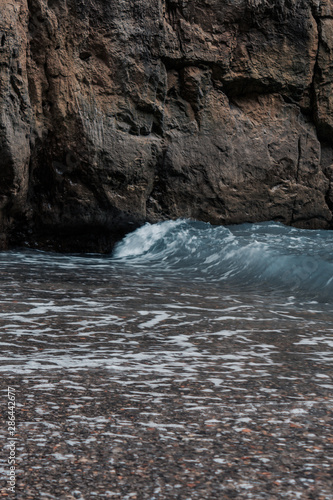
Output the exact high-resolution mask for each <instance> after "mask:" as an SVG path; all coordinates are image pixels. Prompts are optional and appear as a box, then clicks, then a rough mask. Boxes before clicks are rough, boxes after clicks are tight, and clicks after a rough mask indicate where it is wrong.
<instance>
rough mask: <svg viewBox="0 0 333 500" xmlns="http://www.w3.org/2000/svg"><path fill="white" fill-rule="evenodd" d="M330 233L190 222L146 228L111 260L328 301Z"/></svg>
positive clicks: (332, 274)
mask: <svg viewBox="0 0 333 500" xmlns="http://www.w3.org/2000/svg"><path fill="white" fill-rule="evenodd" d="M332 248H333V231H324V230H304V229H297V228H293V227H287V226H284V225H282V224H280V223H275V222H265V223H259V224H242V225H237V226H228V227H222V226H212V225H210V224H207V223H203V222H194V221H189V220H176V221H166V222H161V223H158V224H153V225H152V224H148V223H147V224H145V225H144V226H142V227H141V228H139V229H137V230H136V231H135V232H133V233H131V234H128V235H127V236H126V237H125V238H124V239H123V240H122V241H121V242H120V243H118V245H117V246H116V248H115V250H114V253H113V255H112V260H114V261H117V262H119V261H121V262H124V263H126V264H131V265H134V266H139V267H147V268H149V269H159V270H164V271H168V272H171V273H177V274H179V273H182V274H183V273H185V274H186V276H187V278H189V277H191V278H192V279H193V280H196V279H199V280H203V279H204V280H207V279H208V280H214V281H227V282H230V283H238V284H240V285H242V286H251V287H253V286H258V285H260V284H265V286H269V288H273V289H283V290H289V291H292V292H294V293H296V292H298V293H302V294H303V293H304V294H306V295H307V296H308V295H309V294H310V295H312V296H314V295H315V296H320V297H321V298H325V299H332V298H333V254H332Z"/></svg>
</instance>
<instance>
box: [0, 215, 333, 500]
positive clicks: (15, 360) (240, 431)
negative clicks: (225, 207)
mask: <svg viewBox="0 0 333 500" xmlns="http://www.w3.org/2000/svg"><path fill="white" fill-rule="evenodd" d="M332 244H333V233H330V232H325V231H313V232H312V231H304V230H303V231H302V230H298V229H295V228H286V227H284V226H281V225H280V224H273V223H265V224H257V225H243V226H237V227H236V226H235V227H230V228H215V227H212V226H210V225H208V224H203V223H193V222H188V221H175V222H165V223H162V224H158V225H155V226H150V225H146V226H144V227H143V228H141V229H139V230H137V231H136V232H135V233H132V234H131V235H128V236H127V238H125V240H124V241H123V242H121V243H120V244H119V245H118V247H117V248H116V250H115V252H114V254H113V255H112V256H106V257H100V256H96V255H90V256H85V257H83V256H74V255H72V256H63V255H56V254H49V253H44V252H35V251H29V250H22V251H15V252H14V251H13V252H4V253H2V254H0V272H1V275H0V286H1V296H0V329H1V339H0V342H1V347H2V349H1V357H0V370H1V372H2V386H3V391H4V392H3V393H2V394H5V392H6V390H7V389H6V388H7V385H15V387H16V388H17V404H18V406H17V410H18V415H19V416H18V433H19V435H18V446H17V453H18V466H19V469H20V472H19V474H18V492H19V493H18V494H19V495H21V496H18V498H29V497H27V496H26V495H27V490H26V485H27V484H28V485H29V488H30V489H31V498H34V496H35V494H36V491H37V490H36V484H38V485H39V486H38V488H37V489H38V495H40V496H41V498H42V494H43V495H44V496H45V498H70V496H66V495H72V496H73V495H74V494H75V495H76V496H75V495H74V497H73V498H93V497H94V496H97V497H102V498H112V497H118V498H139V499H140V498H147V499H153V498H161V499H162V498H184V499H189V498H193V499H194V498H201V499H203V498H207V499H214V498H255V499H259V498H292V499H294V498H320V495H322V497H323V498H327V499H329V498H333V494H332V479H331V477H332V465H333V430H332V422H333V421H332V408H333V392H332V389H333V381H332V374H333V373H332V372H333V370H332V360H333V321H332V320H333V312H332V302H333V296H332V291H333V259H332V253H331V249H332ZM3 399H5V398H3ZM1 438H2V439H3V440H4V442H6V439H7V438H8V436H7V437H6V430H4V431H3V432H2V435H1ZM115 450H116V451H115ZM152 457H153V458H152ZM85 460H87V461H86V462H85ZM184 464H185V465H184ZM46 469H47V470H46ZM29 470H30V472H28V471H29ZM80 470H81V472H82V470H84V471H85V473H84V474H83V475H82V474H81V473H80ZM69 471H72V472H71V474H69ZM87 471H88V472H89V473H90V474H92V477H93V478H94V480H93V481H92V480H90V479H89V480H88V478H87V475H86V473H87V474H88V472H87ZM186 471H187V472H186ZM3 473H4V478H5V477H6V476H5V474H6V466H5V465H4V466H3ZM59 474H60V475H63V478H64V482H63V483H59ZM46 479H47V480H46ZM36 481H37V482H36ZM20 485H21V486H20ZM191 485H192V486H191ZM21 491H22V493H20V492H21ZM29 491H30V490H29ZM29 494H30V493H29ZM24 495H25V496H24ZM135 495H136V497H135ZM311 495H312V496H311ZM313 495H314V496H313ZM316 495H317V496H316Z"/></svg>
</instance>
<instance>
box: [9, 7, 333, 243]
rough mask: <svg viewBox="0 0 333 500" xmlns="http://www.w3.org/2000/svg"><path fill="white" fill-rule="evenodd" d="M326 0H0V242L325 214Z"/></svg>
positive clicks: (332, 45)
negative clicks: (188, 221)
mask: <svg viewBox="0 0 333 500" xmlns="http://www.w3.org/2000/svg"><path fill="white" fill-rule="evenodd" d="M332 22H333V7H332V2H331V1H330V0H288V1H287V0H274V1H273V0H238V1H237V2H235V1H234V0H233V1H232V0H191V1H189V0H163V1H162V0H159V1H157V2H156V1H154V2H152V1H150V0H145V1H144V0H128V1H125V0H115V1H113V2H105V1H104V0H85V1H84V2H83V1H79V0H75V1H74V0H67V1H65V0H58V1H54V0H48V1H46V0H28V1H27V0H17V1H16V2H15V3H14V2H13V3H12V4H9V3H8V2H7V0H0V151H1V156H0V224H1V239H0V246H1V247H2V248H4V247H6V246H8V245H15V244H28V245H32V246H39V247H43V248H55V249H58V250H76V251H80V250H82V251H86V250H90V251H92V250H94V251H108V250H109V249H110V248H111V247H112V245H113V243H114V241H116V240H117V239H118V238H119V237H121V236H122V235H123V234H125V233H126V232H127V231H129V230H131V229H132V228H135V227H137V226H138V225H139V224H141V223H142V222H144V221H145V220H150V221H157V220H162V219H165V218H170V217H171V218H173V217H194V218H197V219H200V220H205V221H210V222H212V223H216V224H228V223H239V222H244V221H261V220H268V219H274V220H279V221H282V222H284V223H286V224H293V225H297V226H300V227H321V228H329V227H331V226H332V222H331V221H332V209H333V201H332V200H333V195H332V183H333V178H332V171H333V142H332V130H333V118H332V117H333V112H332V111H333V110H332V106H333V97H332V95H333V94H332V91H333V89H332V85H333V84H332V81H333V74H332V71H333V70H332V68H333V64H332V62H333V24H332Z"/></svg>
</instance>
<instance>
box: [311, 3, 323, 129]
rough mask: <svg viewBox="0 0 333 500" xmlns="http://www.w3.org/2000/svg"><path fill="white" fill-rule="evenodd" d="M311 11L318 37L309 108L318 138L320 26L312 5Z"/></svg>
mask: <svg viewBox="0 0 333 500" xmlns="http://www.w3.org/2000/svg"><path fill="white" fill-rule="evenodd" d="M311 12H312V17H313V19H314V21H315V23H316V26H317V37H318V42H317V52H316V57H315V63H314V65H313V74H312V81H311V84H310V108H311V115H312V116H311V117H312V120H313V122H314V124H315V127H316V130H317V134H318V137H319V138H320V130H318V115H317V113H318V111H317V95H316V80H317V78H318V75H319V73H320V67H319V50H320V42H321V26H320V19H321V18H320V17H319V14H318V13H317V12H316V8H315V6H314V5H312V7H311Z"/></svg>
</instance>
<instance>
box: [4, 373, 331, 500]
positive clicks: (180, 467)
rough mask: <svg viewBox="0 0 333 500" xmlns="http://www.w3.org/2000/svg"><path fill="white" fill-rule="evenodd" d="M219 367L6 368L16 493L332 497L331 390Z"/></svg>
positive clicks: (46, 495)
mask: <svg viewBox="0 0 333 500" xmlns="http://www.w3.org/2000/svg"><path fill="white" fill-rule="evenodd" d="M208 369H209V367H208ZM208 375H209V379H210V380H208ZM214 376H220V373H216V370H215V368H214V367H211V370H210V372H209V374H208V370H207V373H205V374H204V373H203V374H202V379H201V380H197V381H196V382H193V381H192V382H190V381H188V382H186V381H184V380H177V378H174V377H170V378H166V377H163V376H162V377H161V376H158V375H146V376H140V377H139V378H138V380H137V381H136V382H135V383H133V380H131V379H130V378H128V377H126V375H124V376H122V377H120V380H119V381H118V382H114V381H113V377H112V371H107V370H96V369H93V370H87V371H86V370H82V371H78V372H75V373H73V372H68V371H56V372H54V373H48V374H44V375H43V377H41V376H39V375H33V376H23V377H15V376H14V377H7V379H6V381H7V383H8V384H10V385H11V386H13V385H15V386H16V387H17V392H16V397H17V401H18V402H19V403H18V407H17V424H18V432H17V454H18V471H17V485H16V497H15V498H19V499H25V500H28V499H30V498H31V499H34V498H54V499H59V498H61V499H62V498H63V499H72V498H76V499H83V498H84V499H86V500H87V499H91V498H121V499H135V498H137V499H151V500H152V499H164V498H170V499H173V498H175V499H176V498H177V499H178V498H179V499H190V498H191V499H207V500H208V499H222V498H226V499H228V498H236V499H238V498H244V499H245V498H254V499H261V498H262V499H266V498H267V499H280V498H290V499H293V500H294V499H296V498H301V499H303V498H304V499H307V498H309V499H323V500H324V499H325V500H326V499H331V498H333V493H332V491H333V480H332V463H333V428H332V422H333V418H332V417H333V415H332V413H333V405H332V398H331V390H326V389H325V388H324V387H322V389H321V390H318V385H317V384H316V383H315V382H313V383H311V381H309V380H306V381H304V383H302V382H300V383H298V384H297V386H296V387H295V388H294V387H292V388H291V387H290V383H289V384H288V383H287V384H285V383H284V382H283V383H281V382H280V383H279V384H272V383H269V384H265V383H261V382H258V381H257V380H255V379H254V380H252V381H251V380H243V381H239V382H237V381H235V380H233V381H232V383H231V384H230V390H229V391H227V390H221V389H220V385H219V383H218V381H215V383H214ZM117 378H118V377H117ZM323 380H324V379H323ZM3 382H4V380H3ZM1 437H2V438H5V436H3V435H2V436H1ZM2 485H3V486H4V482H3V483H2ZM1 491H2V496H5V495H6V489H5V488H3V489H2V490H1ZM10 495H12V494H10Z"/></svg>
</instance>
